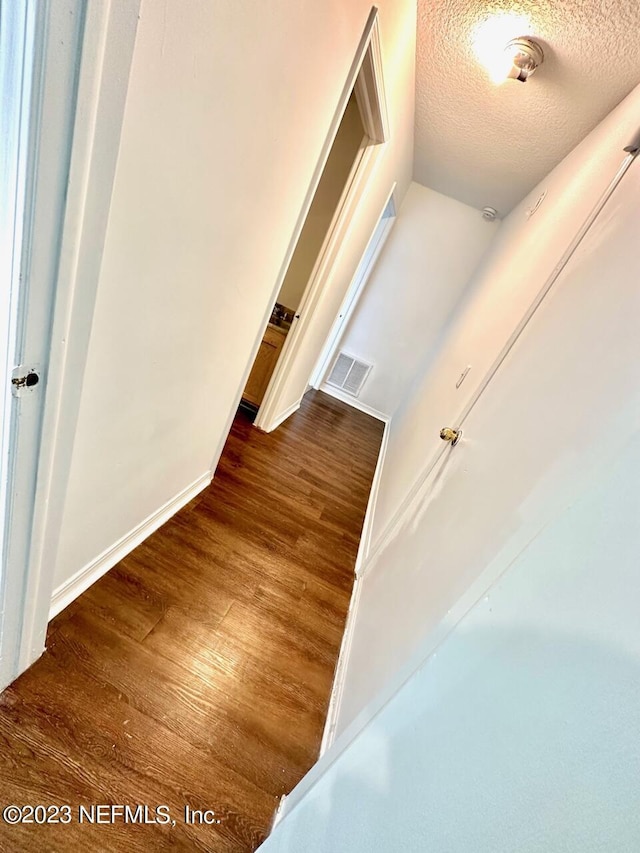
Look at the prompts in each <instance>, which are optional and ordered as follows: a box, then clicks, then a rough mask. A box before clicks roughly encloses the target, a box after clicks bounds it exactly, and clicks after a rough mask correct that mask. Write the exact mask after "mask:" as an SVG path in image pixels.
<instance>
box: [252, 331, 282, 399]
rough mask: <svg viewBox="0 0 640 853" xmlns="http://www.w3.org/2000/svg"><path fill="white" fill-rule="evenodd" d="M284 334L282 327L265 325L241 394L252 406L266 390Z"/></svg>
mask: <svg viewBox="0 0 640 853" xmlns="http://www.w3.org/2000/svg"><path fill="white" fill-rule="evenodd" d="M286 334H287V333H286V331H285V330H284V329H279V328H278V327H277V326H271V325H269V326H267V330H266V332H265V333H264V337H263V338H262V343H261V344H260V349H259V350H258V354H257V356H256V360H255V361H254V362H253V367H252V368H251V373H250V374H249V379H248V380H247V384H246V385H245V389H244V391H243V394H242V399H243V400H246V401H247V402H248V403H253V405H254V406H259V405H260V403H262V398H263V397H264V392H265V391H266V390H267V385H268V384H269V380H270V379H271V374H272V373H273V371H274V369H275V366H276V363H277V361H278V358H279V356H280V350H281V349H282V345H283V344H284V339H285V337H286Z"/></svg>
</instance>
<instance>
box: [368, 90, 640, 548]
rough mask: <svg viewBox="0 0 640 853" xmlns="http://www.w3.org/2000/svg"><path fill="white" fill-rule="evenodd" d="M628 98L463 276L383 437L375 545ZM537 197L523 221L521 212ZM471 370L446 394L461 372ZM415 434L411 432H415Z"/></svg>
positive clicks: (555, 255)
mask: <svg viewBox="0 0 640 853" xmlns="http://www.w3.org/2000/svg"><path fill="white" fill-rule="evenodd" d="M638 104H640V91H639V90H638V89H635V90H634V91H633V92H632V93H631V94H630V95H629V96H628V97H627V98H626V99H625V100H624V101H623V102H622V103H621V104H620V105H619V106H618V107H617V108H616V110H614V111H613V112H612V113H611V114H610V115H609V116H608V117H607V118H606V119H605V120H604V121H603V122H602V123H601V124H600V125H598V127H597V128H596V129H595V130H594V131H593V132H592V133H591V134H589V136H588V137H587V138H586V139H585V140H584V141H583V142H582V143H581V144H580V145H579V146H577V147H576V148H575V149H574V151H573V152H572V153H571V154H570V155H569V156H568V157H566V158H565V159H564V160H563V161H562V163H560V164H559V165H558V166H557V167H556V168H555V169H554V170H553V171H552V172H551V173H550V175H549V176H548V177H547V178H546V179H545V180H544V181H542V182H541V183H540V185H539V186H538V187H536V189H534V190H533V191H532V192H531V193H530V194H529V196H527V197H526V198H525V199H524V200H523V201H522V202H521V203H520V204H519V205H518V207H517V208H515V210H514V211H513V212H512V213H511V214H510V215H509V216H508V217H507V219H505V220H504V222H503V223H502V224H501V226H500V229H499V231H498V234H497V236H496V239H495V240H494V241H493V243H492V245H491V247H490V249H489V251H488V252H487V254H486V256H485V257H484V259H483V262H482V264H481V266H480V267H479V269H478V270H477V272H476V274H475V275H474V277H473V281H472V282H471V284H470V286H469V288H468V290H467V292H466V297H465V300H464V301H463V303H462V304H461V305H460V306H459V308H458V311H457V312H456V317H455V318H454V320H453V322H452V323H451V327H450V331H449V334H448V335H447V337H446V339H443V341H442V346H441V348H440V350H439V352H438V353H437V354H435V357H434V358H433V359H432V362H431V363H430V364H428V365H427V369H426V370H425V371H424V372H423V373H418V375H417V376H416V377H415V380H414V383H413V386H412V388H411V390H410V393H408V394H407V396H406V397H405V399H404V401H403V403H402V404H401V406H400V407H399V409H398V411H397V413H396V416H395V417H394V421H393V424H392V427H391V430H390V440H389V449H388V456H387V464H386V465H385V470H384V475H383V479H382V483H381V489H380V495H379V500H378V504H377V507H376V517H375V521H374V530H373V539H374V541H375V540H376V539H379V538H380V536H381V535H382V534H383V532H384V530H385V528H387V526H388V525H389V523H390V521H391V520H392V518H393V516H394V514H395V513H396V512H397V511H398V509H399V507H400V505H401V503H402V501H403V500H404V498H405V496H406V495H407V494H408V493H409V492H410V490H411V488H412V486H413V485H414V483H415V482H416V481H417V480H418V479H419V478H420V475H421V471H422V470H423V468H424V466H425V464H426V463H427V461H428V460H429V459H430V458H431V457H432V455H433V451H434V447H435V446H437V445H438V439H437V436H438V432H439V430H440V428H441V427H442V426H445V425H451V424H453V423H455V421H456V419H457V417H458V415H459V414H460V412H461V411H462V410H463V409H464V407H465V405H466V403H467V402H468V400H469V399H470V398H471V397H472V396H473V393H474V392H475V389H476V388H477V386H478V384H479V383H480V382H481V380H482V378H483V376H484V374H485V372H486V370H487V369H488V367H489V366H490V365H491V364H492V363H493V361H494V359H495V357H496V356H497V354H498V353H499V352H500V350H501V349H502V347H503V346H504V344H505V342H506V341H507V340H508V338H509V336H510V334H511V332H512V330H513V329H514V328H515V326H516V324H517V322H518V321H519V319H520V318H521V317H522V316H523V314H524V312H525V310H526V308H527V306H528V305H529V304H530V303H531V302H532V300H533V298H534V295H535V294H536V293H537V292H538V290H539V289H540V288H541V286H542V284H543V282H544V281H545V279H546V278H547V276H548V275H549V274H550V273H551V271H552V270H553V268H554V266H555V265H556V263H557V261H558V260H559V258H560V257H561V255H562V252H563V251H564V249H565V247H566V246H567V245H568V242H569V240H570V239H571V237H572V236H573V235H574V234H575V233H576V231H577V229H578V227H579V226H580V225H581V224H582V222H583V220H584V219H585V218H586V216H587V214H588V212H589V211H590V210H591V208H592V207H593V205H594V204H595V202H596V200H597V199H598V198H599V197H600V195H601V193H602V192H603V191H604V189H605V188H606V186H607V184H608V183H609V180H610V179H611V176H612V175H613V174H614V172H615V171H616V169H617V167H618V164H619V163H620V160H621V158H622V156H623V155H622V148H623V146H624V145H625V144H626V142H627V141H628V139H629V138H630V136H631V135H632V134H633V133H634V132H635V130H636V129H637V125H638V123H639V121H640V120H639V118H638V115H639V114H638ZM543 192H546V193H547V195H546V197H545V200H544V202H543V203H542V205H541V206H540V207H539V209H538V211H537V212H536V213H535V214H534V216H533V217H531V218H530V219H528V218H527V211H528V210H529V209H530V208H531V207H532V206H533V205H534V204H535V203H536V201H537V199H538V198H539V197H540V195H541V194H542V193H543ZM468 365H471V371H470V372H469V374H468V376H467V378H466V380H465V381H464V383H463V384H462V386H461V387H460V389H458V390H456V388H455V383H456V381H457V379H458V377H459V376H460V374H461V372H462V371H463V370H464V369H465V368H466V367H467V366H468ZM418 425H419V428H417V427H418Z"/></svg>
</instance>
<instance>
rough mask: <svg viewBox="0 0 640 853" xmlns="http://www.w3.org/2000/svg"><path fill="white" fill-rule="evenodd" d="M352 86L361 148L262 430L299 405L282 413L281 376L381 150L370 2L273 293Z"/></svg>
mask: <svg viewBox="0 0 640 853" xmlns="http://www.w3.org/2000/svg"><path fill="white" fill-rule="evenodd" d="M353 91H355V94H356V100H357V102H358V106H359V108H360V112H361V118H362V123H363V125H364V130H365V147H364V150H363V151H362V153H361V155H360V156H359V158H357V159H356V162H355V163H354V168H353V169H352V172H351V175H350V176H349V179H348V180H347V184H346V186H345V190H344V192H343V194H342V197H341V199H340V202H339V203H338V206H337V209H336V212H335V214H334V216H333V219H332V222H331V225H330V226H329V230H328V232H327V235H326V237H325V240H324V242H323V245H322V247H321V249H320V252H319V254H318V258H317V260H316V263H315V264H314V267H313V270H312V272H311V275H310V277H309V281H308V283H307V286H306V288H305V291H304V294H303V297H302V301H301V304H300V308H299V309H298V311H297V312H296V315H295V317H294V320H293V323H292V324H291V328H290V330H289V333H288V334H287V337H286V339H285V342H284V346H283V348H282V352H281V354H280V358H279V359H278V363H277V364H276V368H275V370H274V372H273V374H272V376H271V380H270V382H269V385H268V386H267V390H266V392H265V395H264V398H263V401H262V405H261V406H260V408H259V410H258V414H257V416H256V419H255V421H254V424H255V426H256V427H258V428H259V429H261V430H263V431H264V432H271V431H272V430H274V429H275V428H276V427H277V426H279V425H280V424H281V423H282V422H283V421H284V420H285V419H286V418H287V417H288V416H289V415H291V414H293V412H294V411H295V410H296V409H297V408H298V407H299V406H300V402H301V400H302V395H300V399H298V400H297V401H296V403H295V404H294V405H293V406H289V407H288V408H287V410H286V411H285V412H282V411H281V406H282V404H281V398H282V397H283V396H284V394H285V392H286V390H287V381H288V379H289V377H290V375H291V372H292V368H293V365H294V362H295V359H296V357H297V355H298V353H299V351H300V349H301V347H302V345H303V342H304V338H305V335H306V333H307V332H308V331H309V329H310V328H311V326H312V323H313V316H314V313H315V310H316V308H317V307H318V305H319V302H320V298H321V295H322V291H323V289H324V287H325V285H326V283H327V281H328V279H329V277H330V274H331V270H332V267H333V265H334V263H335V260H336V257H337V254H338V250H339V247H340V246H341V244H342V242H343V240H344V239H345V237H346V234H347V230H348V227H349V224H350V221H351V219H352V217H353V214H354V212H355V210H356V208H357V206H358V204H359V202H360V199H361V198H362V196H363V195H364V193H365V191H366V188H367V184H368V180H369V177H370V175H371V173H372V171H373V168H374V166H375V163H376V161H377V159H378V157H379V155H380V153H381V148H382V145H383V144H384V143H385V142H387V141H388V139H389V122H388V118H387V108H386V97H385V90H384V79H383V73H382V51H381V46H380V27H379V22H378V10H377V8H376V7H375V6H374V7H372V9H371V12H370V14H369V18H368V20H367V24H366V26H365V30H364V34H363V36H362V39H361V41H360V45H359V46H358V50H357V52H356V56H355V59H354V62H353V64H352V66H351V70H350V72H349V75H348V77H347V81H346V83H345V86H344V89H343V91H342V94H341V96H340V101H339V103H338V107H337V109H336V112H335V114H334V117H333V120H332V122H331V128H330V130H329V134H328V136H327V138H326V140H325V143H324V146H323V149H322V153H321V155H320V159H319V161H318V164H317V165H316V169H315V172H314V176H313V180H312V182H311V185H310V187H309V189H308V191H307V195H306V197H305V202H304V204H303V207H302V211H301V213H300V216H299V217H298V222H297V224H296V228H295V230H294V233H293V236H292V239H291V242H290V244H289V248H288V250H287V255H286V258H285V263H284V264H283V267H282V270H281V273H280V276H279V279H278V283H277V290H276V292H279V290H280V287H281V286H282V282H283V280H284V277H285V275H286V272H287V269H288V267H289V264H290V262H291V258H292V256H293V253H294V251H295V249H296V246H297V244H298V240H299V238H300V234H301V231H302V228H303V226H304V223H305V221H306V218H307V215H308V213H309V210H310V208H311V204H312V202H313V199H314V196H315V193H316V190H317V188H318V184H319V182H320V178H321V177H322V173H323V170H324V167H325V165H326V162H327V159H328V157H329V154H330V152H331V148H332V146H333V143H334V141H335V138H336V135H337V132H338V128H339V127H340V122H341V121H342V116H343V115H344V111H345V109H346V106H347V102H348V100H349V98H350V96H351V93H352V92H353Z"/></svg>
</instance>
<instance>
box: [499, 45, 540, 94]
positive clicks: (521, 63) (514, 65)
mask: <svg viewBox="0 0 640 853" xmlns="http://www.w3.org/2000/svg"><path fill="white" fill-rule="evenodd" d="M505 53H506V54H507V56H508V57H509V61H510V63H511V67H510V68H509V71H508V73H507V77H508V78H509V79H511V80H519V81H520V82H521V83H526V82H527V80H528V79H529V77H531V75H532V74H533V73H534V71H535V70H536V68H538V67H539V66H540V65H542V63H543V62H544V51H543V50H542V48H541V47H540V45H539V44H538V42H537V41H534V39H532V38H528V37H527V36H521V37H520V38H516V39H511V41H510V42H509V44H508V45H507V46H506V48H505Z"/></svg>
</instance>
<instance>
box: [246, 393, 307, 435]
mask: <svg viewBox="0 0 640 853" xmlns="http://www.w3.org/2000/svg"><path fill="white" fill-rule="evenodd" d="M301 403H302V400H296V401H295V403H294V404H293V405H292V406H289V408H288V409H285V411H284V412H283V413H282V414H281V415H280V416H279V417H278V418H276V419H275V421H274V422H273V425H272V426H271V427H270V428H269V429H268V430H262V432H273V431H274V429H278V427H279V426H280V424H283V423H284V422H285V421H286V419H287V418H288V417H290V416H291V415H292V414H293V413H294V412H297V411H298V409H299V408H300V404H301ZM255 426H256V427H257V429H262V427H259V426H258V425H257V424H255Z"/></svg>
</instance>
